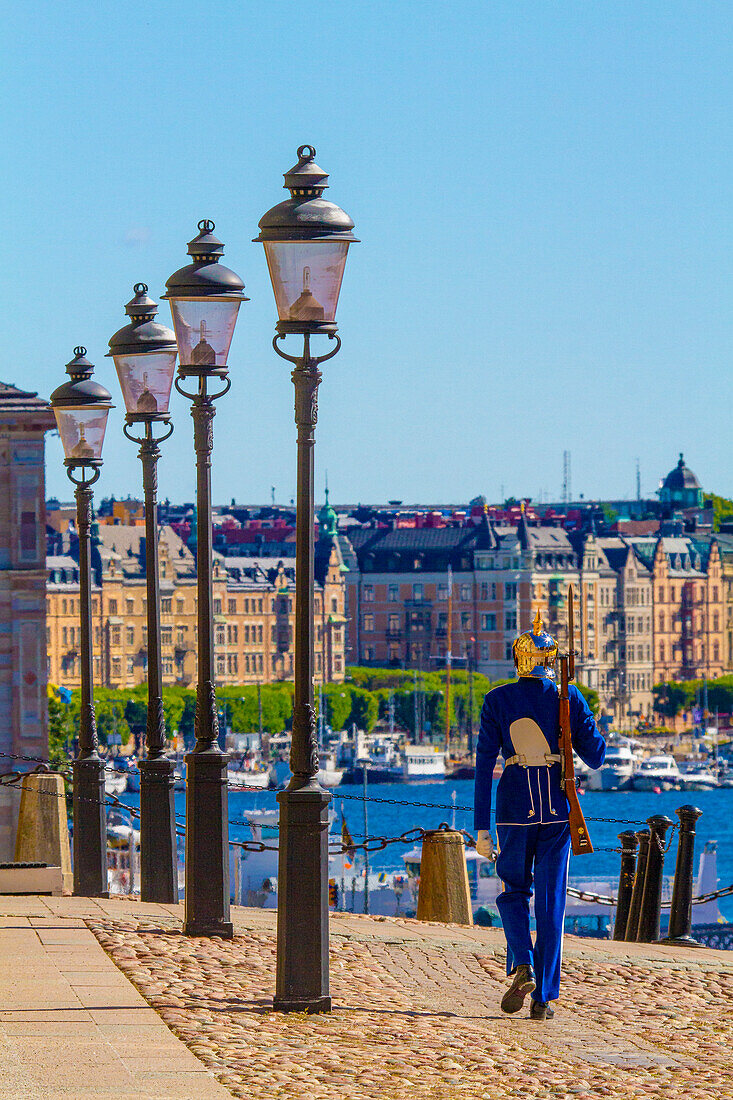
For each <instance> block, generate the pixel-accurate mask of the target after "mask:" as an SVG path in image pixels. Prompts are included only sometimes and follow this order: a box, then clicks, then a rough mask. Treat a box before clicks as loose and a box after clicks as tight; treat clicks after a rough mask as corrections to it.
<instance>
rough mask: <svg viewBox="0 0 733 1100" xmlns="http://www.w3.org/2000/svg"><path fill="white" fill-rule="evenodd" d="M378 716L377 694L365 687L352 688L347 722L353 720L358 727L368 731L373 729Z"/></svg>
mask: <svg viewBox="0 0 733 1100" xmlns="http://www.w3.org/2000/svg"><path fill="white" fill-rule="evenodd" d="M378 717H379V701H378V699H377V696H376V695H375V694H374V693H373V692H371V691H367V690H366V689H365V688H358V687H357V688H352V690H351V712H350V714H349V719H348V720H349V723H352V722H355V723H356V725H357V726H358V727H359V729H363V730H366V731H367V733H368V732H369V731H370V730H372V729H374V725H375V723H376V721H377V718H378Z"/></svg>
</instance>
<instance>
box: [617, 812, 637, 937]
mask: <svg viewBox="0 0 733 1100" xmlns="http://www.w3.org/2000/svg"><path fill="white" fill-rule="evenodd" d="M618 838H619V840H620V841H621V874H620V875H619V880H618V898H617V900H616V920H615V923H614V926H613V938H614V939H615V940H623V939H625V938H626V925H627V924H628V921H629V912H630V910H631V895H632V893H633V890H634V874H635V871H636V852H637V850H638V848H639V839H638V837H637V835H636V833H635V832H633V830H631V829H627V830H626V832H623V833H619V834H618Z"/></svg>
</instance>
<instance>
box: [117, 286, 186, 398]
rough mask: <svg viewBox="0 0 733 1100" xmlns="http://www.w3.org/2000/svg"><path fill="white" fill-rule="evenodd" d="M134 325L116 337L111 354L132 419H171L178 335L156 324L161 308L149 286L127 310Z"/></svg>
mask: <svg viewBox="0 0 733 1100" xmlns="http://www.w3.org/2000/svg"><path fill="white" fill-rule="evenodd" d="M125 312H126V313H127V315H128V316H129V317H130V319H131V320H130V324H129V325H125V327H124V328H121V329H120V330H119V331H118V332H116V333H115V334H114V336H113V337H112V338H111V340H110V342H109V347H110V350H109V352H108V353H107V354H108V355H111V356H112V358H113V359H114V364H115V368H116V370H117V377H118V378H119V381H120V388H121V390H122V397H123V399H124V402H125V409H126V411H127V415H128V419H131V420H135V419H138V420H139V419H144V420H148V419H150V420H157V419H165V418H167V417H168V411H169V405H170V396H171V388H172V386H173V375H174V373H175V369H176V355H177V354H178V348H177V347H176V338H175V334H174V333H173V332H172V331H171V329H169V328H166V327H165V326H164V325H161V324H159V323H158V322H157V321H155V319H154V318H155V316H156V314H157V305H156V303H155V302H154V301H153V299H152V298H149V297H148V288H147V286H146V285H145V283H136V284H135V296H134V298H132V300H131V301H129V302H128V303H127V305H126V306H125Z"/></svg>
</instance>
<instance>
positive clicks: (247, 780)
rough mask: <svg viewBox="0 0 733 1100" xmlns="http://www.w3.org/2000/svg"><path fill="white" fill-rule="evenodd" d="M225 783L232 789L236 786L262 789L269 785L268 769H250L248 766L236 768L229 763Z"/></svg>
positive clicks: (234, 789) (244, 788) (242, 788)
mask: <svg viewBox="0 0 733 1100" xmlns="http://www.w3.org/2000/svg"><path fill="white" fill-rule="evenodd" d="M227 783H228V784H229V786H230V787H231V789H232V790H233V791H236V790H237V788H239V789H240V790H246V789H247V788H248V787H256V788H257V790H260V791H263V790H265V789H266V788H267V787H269V785H270V769H269V768H265V769H264V770H263V769H258V770H255V769H252V770H251V771H250V770H249V769H248V768H237V767H234V766H233V765H231V764H230V765H229V767H228V768H227Z"/></svg>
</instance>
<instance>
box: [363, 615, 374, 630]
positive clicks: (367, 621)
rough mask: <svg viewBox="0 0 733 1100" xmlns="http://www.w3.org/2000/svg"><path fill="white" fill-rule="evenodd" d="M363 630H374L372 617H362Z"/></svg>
mask: <svg viewBox="0 0 733 1100" xmlns="http://www.w3.org/2000/svg"><path fill="white" fill-rule="evenodd" d="M364 630H368V631H371V630H374V616H373V615H365V616H364Z"/></svg>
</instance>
